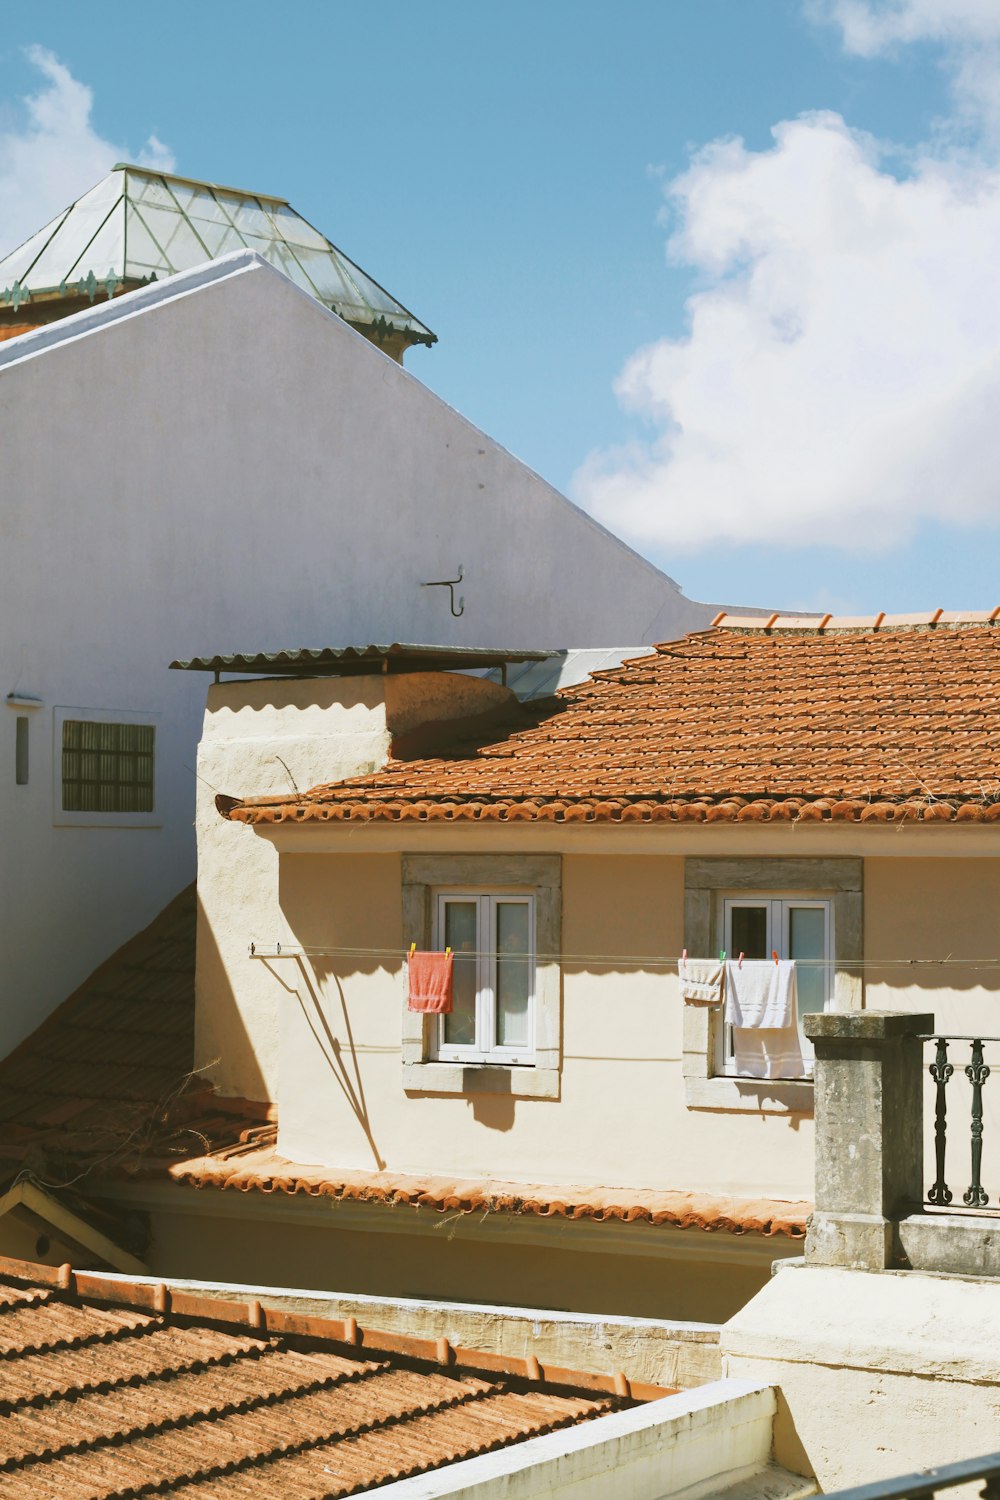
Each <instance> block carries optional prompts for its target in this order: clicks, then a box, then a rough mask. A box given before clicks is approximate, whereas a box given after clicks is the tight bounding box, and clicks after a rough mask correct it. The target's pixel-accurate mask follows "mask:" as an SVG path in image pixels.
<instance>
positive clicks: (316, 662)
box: [170, 641, 555, 677]
mask: <svg viewBox="0 0 1000 1500" xmlns="http://www.w3.org/2000/svg"><path fill="white" fill-rule="evenodd" d="M554 654H555V653H554V652H552V651H517V650H514V651H507V650H502V649H500V648H498V647H492V646H421V645H413V644H410V643H407V642H404V641H394V642H393V643H392V644H391V645H385V646H379V645H369V646H324V647H322V648H320V649H318V650H308V649H305V648H302V649H300V650H297V651H260V652H249V653H245V652H239V651H235V652H232V653H231V654H230V655H219V656H193V657H191V659H190V661H172V662H171V663H170V666H171V669H172V670H173V671H176V672H215V673H216V675H218V674H219V673H221V672H233V673H243V674H245V675H250V676H265V677H349V676H359V675H362V674H366V673H372V672H461V671H469V670H470V669H475V668H477V667H478V668H480V669H485V668H488V667H505V666H507V665H508V664H509V663H512V662H538V661H546V660H547V659H548V658H549V657H550V656H552V655H554Z"/></svg>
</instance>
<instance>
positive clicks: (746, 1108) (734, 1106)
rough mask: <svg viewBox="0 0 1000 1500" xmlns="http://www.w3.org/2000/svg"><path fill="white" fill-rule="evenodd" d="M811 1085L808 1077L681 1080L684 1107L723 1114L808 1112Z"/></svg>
mask: <svg viewBox="0 0 1000 1500" xmlns="http://www.w3.org/2000/svg"><path fill="white" fill-rule="evenodd" d="M813 1101H814V1093H813V1085H812V1083H811V1082H810V1081H808V1080H795V1079H791V1080H788V1081H787V1082H786V1081H783V1080H781V1079H754V1078H725V1077H723V1076H722V1075H721V1074H720V1075H716V1077H714V1078H693V1077H691V1076H690V1075H689V1076H687V1077H685V1079H684V1103H685V1104H686V1105H687V1107H688V1109H714V1110H719V1111H723V1112H725V1113H727V1114H753V1115H811V1114H812V1113H813Z"/></svg>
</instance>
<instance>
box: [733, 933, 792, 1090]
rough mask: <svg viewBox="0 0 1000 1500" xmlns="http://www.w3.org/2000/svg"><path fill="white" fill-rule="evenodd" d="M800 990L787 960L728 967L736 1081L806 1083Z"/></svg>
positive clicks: (756, 960)
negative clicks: (796, 1079) (800, 1020)
mask: <svg viewBox="0 0 1000 1500" xmlns="http://www.w3.org/2000/svg"><path fill="white" fill-rule="evenodd" d="M798 1008H799V1006H798V986H797V983H796V979H795V964H794V962H793V961H792V960H791V959H780V960H779V961H778V963H775V962H774V960H773V959H771V960H770V961H768V960H767V959H744V961H743V965H742V967H740V964H739V962H738V961H731V962H729V963H727V965H726V1020H727V1021H728V1023H729V1024H730V1026H732V1028H733V1058H734V1060H735V1063H736V1073H737V1076H738V1077H740V1078H804V1077H807V1076H808V1075H809V1073H810V1072H811V1068H810V1066H809V1065H808V1064H807V1063H806V1061H805V1059H804V1058H803V1056H802V1043H801V1041H800V1040H799V1026H798Z"/></svg>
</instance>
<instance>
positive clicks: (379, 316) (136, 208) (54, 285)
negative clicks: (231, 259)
mask: <svg viewBox="0 0 1000 1500" xmlns="http://www.w3.org/2000/svg"><path fill="white" fill-rule="evenodd" d="M243 249H247V250H256V251H257V252H258V254H260V255H261V256H263V258H264V259H265V260H267V261H269V262H270V263H271V265H273V266H276V267H277V269H278V270H279V271H283V272H284V273H285V275H286V276H288V277H289V278H290V280H292V281H293V282H295V284H296V286H299V287H301V288H302V290H303V291H306V292H308V293H309V294H310V296H312V297H315V298H316V300H317V301H318V302H321V303H322V304H323V305H324V307H328V308H330V309H331V310H332V311H333V312H335V313H337V314H338V315H339V316H340V317H342V318H343V319H344V320H345V321H346V322H348V323H351V324H353V325H354V326H355V327H357V328H361V329H365V330H373V331H374V332H375V334H376V336H377V337H385V336H386V335H387V334H389V333H391V332H393V331H398V332H400V333H404V334H405V335H406V336H407V339H408V341H411V342H413V343H420V344H433V343H436V342H437V337H436V335H435V334H433V333H432V332H431V330H430V329H429V328H427V327H426V326H425V324H423V323H421V322H420V320H419V319H418V318H416V317H415V316H414V315H413V313H411V312H410V311H409V309H408V308H406V307H404V306H403V304H402V303H401V302H398V301H397V300H396V298H395V297H393V296H391V295H390V294H389V293H388V292H387V291H386V290H385V288H384V287H382V286H380V285H379V283H378V282H377V281H374V280H373V279H372V278H371V277H370V276H368V275H367V274H366V273H365V272H364V271H362V270H361V268H360V266H357V265H355V263H354V262H353V261H352V260H350V259H349V258H348V257H347V256H346V255H345V254H344V253H343V251H341V250H338V248H337V247H336V245H334V244H332V243H331V241H330V240H328V239H327V238H326V236H325V235H323V234H321V233H320V232H319V230H318V229H314V228H313V226H312V225H311V224H309V223H308V222H307V221H306V220H305V219H303V218H302V216H301V214H298V213H296V212H295V210H294V209H293V208H292V207H291V205H290V204H289V203H288V202H287V201H286V200H285V199H283V198H273V197H269V196H268V195H266V194H262V193H247V192H241V191H240V190H239V189H237V188H228V187H221V186H219V185H217V184H215V183H209V182H199V181H197V180H195V179H194V178H190V177H177V176H174V175H172V174H169V173H166V172H155V171H152V170H150V169H149V168H147V167H135V166H131V165H129V164H128V163H125V162H119V163H118V165H117V166H116V167H114V168H113V169H112V171H111V172H110V173H109V174H108V176H107V177H105V178H103V179H102V180H101V181H100V182H99V183H97V184H96V186H95V187H92V188H91V189H90V191H89V192H87V193H84V195H83V197H82V198H78V199H77V201H76V202H75V203H73V204H71V205H70V207H69V208H67V209H65V210H64V211H63V212H62V213H61V214H59V215H57V217H56V218H55V219H53V220H52V222H51V223H50V224H47V225H46V226H45V228H44V229H40V230H39V231H38V232H37V233H36V234H34V235H32V236H31V238H30V239H29V240H26V241H25V243H24V244H23V245H20V246H19V247H18V248H17V249H16V250H13V251H11V253H10V254H9V255H7V256H6V257H4V259H3V260H0V304H6V305H7V306H12V307H14V309H15V310H16V309H17V308H18V307H19V306H20V305H21V304H22V303H24V302H27V301H29V300H33V299H34V298H38V297H44V298H53V297H65V296H67V295H74V294H75V295H80V296H85V297H88V298H89V299H90V301H93V300H94V298H95V296H96V295H97V293H98V292H99V291H100V290H102V289H103V290H104V291H105V292H106V294H107V295H108V296H109V297H110V296H114V294H115V293H116V292H117V291H119V290H122V289H126V290H128V289H131V288H132V287H136V286H142V285H143V284H144V283H146V282H149V281H156V280H162V278H163V277H164V276H173V275H174V274H176V272H178V271H187V270H190V269H192V268H193V267H194V266H198V265H202V264H204V263H205V262H206V261H210V260H215V259H216V258H217V257H218V256H220V255H225V254H227V253H228V252H229V251H232V250H243Z"/></svg>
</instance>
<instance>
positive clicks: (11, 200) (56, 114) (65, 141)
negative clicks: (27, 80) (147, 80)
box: [0, 47, 174, 255]
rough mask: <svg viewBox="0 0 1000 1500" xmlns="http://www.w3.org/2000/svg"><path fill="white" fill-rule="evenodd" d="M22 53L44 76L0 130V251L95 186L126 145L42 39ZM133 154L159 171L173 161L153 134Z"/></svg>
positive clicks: (89, 93) (124, 157) (122, 156)
mask: <svg viewBox="0 0 1000 1500" xmlns="http://www.w3.org/2000/svg"><path fill="white" fill-rule="evenodd" d="M28 56H29V58H30V60H31V62H32V63H33V64H34V66H35V67H36V68H37V69H38V71H39V73H40V74H41V75H42V82H41V85H40V87H39V88H38V90H37V92H35V93H33V94H30V95H28V97H27V98H25V99H23V100H22V101H20V104H21V109H20V111H19V115H20V118H19V119H18V120H17V123H16V124H15V125H13V126H11V127H8V128H6V129H4V130H0V255H2V254H6V253H7V252H8V251H9V250H12V249H14V248H15V246H17V245H19V244H20V243H21V242H22V241H23V240H26V239H27V238H28V236H29V235H30V234H33V233H34V231H35V230H36V229H40V228H41V227H42V225H43V224H46V223H47V222H48V221H49V220H50V219H52V218H54V217H55V215H56V214H57V213H59V212H60V210H61V209H63V208H65V207H66V205H67V204H69V203H72V202H73V200H74V199H75V198H78V197H79V196H80V194H81V193H83V192H85V191H86V190H87V188H89V187H93V185H94V183H95V182H97V181H99V180H100V178H101V177H103V176H104V174H105V173H106V172H107V171H108V169H109V168H110V167H112V166H114V164H115V162H116V161H122V160H127V159H129V153H128V148H127V147H125V146H122V145H116V144H114V143H113V142H111V141H107V140H105V139H104V138H103V137H102V136H100V135H99V134H98V133H97V131H96V130H95V129H94V126H93V122H92V120H91V109H92V106H93V93H92V91H91V90H90V89H89V88H88V87H87V86H86V84H83V83H80V81H79V80H78V79H76V78H74V77H73V75H72V73H71V72H70V71H69V69H68V68H67V67H66V66H65V65H64V64H63V63H61V62H60V61H59V59H58V58H57V57H55V56H54V55H53V54H52V53H51V52H49V51H47V50H46V49H45V48H44V47H30V48H28ZM138 159H139V161H140V162H142V163H143V164H145V165H149V166H155V167H158V168H159V169H160V170H162V171H171V170H172V169H173V166H174V158H173V155H172V153H171V152H170V150H169V149H168V148H167V147H166V146H164V145H163V143H162V141H159V140H157V138H156V136H155V135H151V136H150V137H149V139H148V141H147V142H146V145H145V147H144V148H143V150H142V152H140V154H139V158H138Z"/></svg>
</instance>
